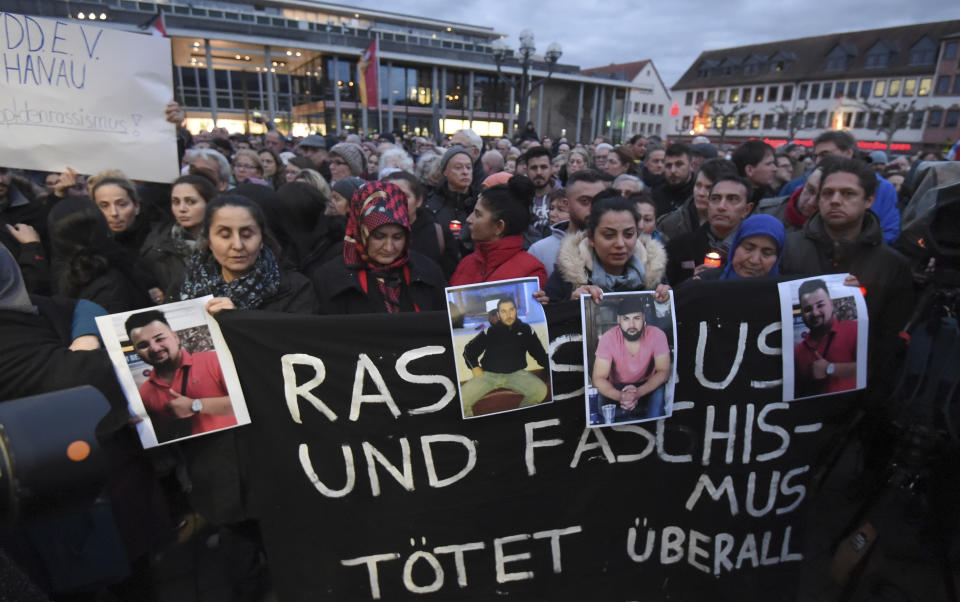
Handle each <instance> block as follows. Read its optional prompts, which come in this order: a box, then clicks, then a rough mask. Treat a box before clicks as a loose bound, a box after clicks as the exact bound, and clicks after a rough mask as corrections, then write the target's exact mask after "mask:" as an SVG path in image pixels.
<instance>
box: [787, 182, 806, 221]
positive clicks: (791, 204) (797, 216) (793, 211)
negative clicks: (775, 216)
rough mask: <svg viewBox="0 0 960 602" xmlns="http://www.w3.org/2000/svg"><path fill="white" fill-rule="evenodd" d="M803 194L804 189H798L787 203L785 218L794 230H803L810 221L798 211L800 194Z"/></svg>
mask: <svg viewBox="0 0 960 602" xmlns="http://www.w3.org/2000/svg"><path fill="white" fill-rule="evenodd" d="M801 192H803V187H802V186H801V187H800V188H797V189H796V190H795V191H794V193H793V194H791V195H790V199H789V200H788V201H787V209H786V214H785V216H784V217H785V218H786V220H787V223H788V224H790V225H791V226H793V227H794V228H802V227H803V225H804V224H805V223H807V220H808V219H810V218H808V217H807V216H806V215H804V214H802V213H800V210H799V209H797V199H799V198H800V193H801Z"/></svg>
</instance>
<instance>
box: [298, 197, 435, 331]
mask: <svg viewBox="0 0 960 602" xmlns="http://www.w3.org/2000/svg"><path fill="white" fill-rule="evenodd" d="M310 279H311V280H312V281H313V284H314V286H315V287H316V289H317V291H319V293H320V305H321V313H327V314H366V313H396V312H404V311H432V310H445V309H446V307H447V305H446V300H445V299H444V295H443V288H444V286H445V282H444V278H443V273H442V272H441V271H440V267H439V266H438V265H437V264H436V263H434V261H433V260H432V259H430V258H428V257H425V256H423V255H421V254H420V253H417V252H416V251H411V250H410V219H409V217H408V215H407V198H406V195H404V193H403V191H402V190H400V188H399V187H398V186H397V185H396V184H393V183H391V182H368V183H367V184H364V185H363V186H361V187H360V188H359V189H357V191H356V192H354V193H353V198H351V199H350V214H349V217H348V221H347V233H346V235H345V236H344V241H343V254H342V255H341V256H340V257H337V258H335V259H332V260H330V261H328V262H327V263H325V264H324V265H323V266H322V267H321V268H320V269H318V270H316V271H314V272H312V273H311V274H310Z"/></svg>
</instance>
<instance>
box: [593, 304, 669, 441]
mask: <svg viewBox="0 0 960 602" xmlns="http://www.w3.org/2000/svg"><path fill="white" fill-rule="evenodd" d="M647 299H649V297H647V296H644V295H629V296H626V297H625V298H624V299H623V301H622V302H621V303H620V305H619V306H617V326H615V327H613V328H611V329H610V330H608V331H607V332H605V333H603V334H602V335H601V336H600V340H599V342H598V343H597V351H596V360H595V361H594V364H593V377H592V380H593V386H594V387H596V388H597V392H598V393H599V394H600V395H601V399H600V405H601V406H602V405H604V404H607V403H613V404H616V406H617V409H616V413H615V415H614V421H615V422H619V421H624V420H628V421H632V420H640V419H644V418H648V419H649V418H659V417H661V416H663V415H664V411H665V408H664V387H663V385H664V383H666V382H667V379H669V378H670V346H669V344H668V343H667V335H666V334H665V333H664V332H663V330H661V329H659V328H657V327H656V326H653V325H651V324H647V316H646V307H645V301H646V300H647Z"/></svg>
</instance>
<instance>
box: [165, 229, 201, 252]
mask: <svg viewBox="0 0 960 602" xmlns="http://www.w3.org/2000/svg"><path fill="white" fill-rule="evenodd" d="M170 241H171V242H172V243H173V248H174V249H175V250H176V251H177V255H179V256H180V257H183V258H185V259H188V260H189V259H190V256H191V255H193V252H194V251H196V250H197V240H196V239H195V238H194V237H193V235H192V234H190V233H189V232H187V230H186V229H185V228H184V227H183V226H181V225H180V224H173V225H172V226H170Z"/></svg>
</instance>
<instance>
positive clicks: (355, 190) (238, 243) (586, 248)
mask: <svg viewBox="0 0 960 602" xmlns="http://www.w3.org/2000/svg"><path fill="white" fill-rule="evenodd" d="M168 120H170V121H171V122H172V123H175V124H177V129H178V143H179V147H180V159H181V174H182V175H180V177H178V178H177V179H176V180H174V181H172V182H167V183H138V182H132V181H130V180H129V179H128V178H127V177H126V176H125V175H124V174H123V173H122V172H120V171H118V170H116V169H114V167H113V166H110V165H104V166H103V171H102V172H100V173H96V174H78V173H76V172H75V171H74V170H73V169H71V168H69V167H66V166H65V167H64V169H63V170H62V172H55V173H40V172H19V171H15V170H11V169H6V168H0V222H2V224H0V242H2V245H0V264H2V267H3V271H2V273H0V280H2V282H0V330H2V331H3V332H4V333H5V334H4V337H3V339H2V340H0V347H2V348H3V349H0V358H4V372H5V373H9V371H10V369H9V366H12V365H15V362H20V363H19V364H16V365H22V366H30V365H35V366H36V369H37V370H40V369H41V367H40V365H39V364H30V363H29V362H25V361H24V360H23V359H22V358H24V357H28V356H30V355H31V354H34V355H36V354H39V353H53V352H54V351H55V352H56V354H57V355H55V356H51V357H54V358H59V357H64V354H67V356H69V353H68V352H72V353H86V354H89V353H101V352H100V351H98V347H99V343H98V341H97V339H96V336H95V335H96V331H95V329H93V328H92V326H91V316H94V315H102V314H106V313H117V312H124V311H129V310H135V309H141V308H148V307H152V306H156V305H160V304H162V303H166V302H170V301H176V300H186V299H192V298H197V297H202V296H206V295H213V297H214V298H213V299H212V300H211V301H210V302H209V303H208V304H207V308H208V311H210V312H211V313H216V312H219V311H224V310H231V309H241V310H270V311H279V312H291V313H300V314H344V313H398V312H417V311H432V310H445V309H446V307H447V305H446V301H445V298H444V287H445V286H447V285H463V284H472V283H480V282H489V281H496V280H503V279H508V278H519V277H536V278H537V279H539V282H540V288H541V290H540V291H539V292H538V293H537V295H536V297H537V299H538V300H539V301H540V302H541V303H543V304H549V303H562V302H567V301H571V300H577V299H579V298H580V297H581V296H582V295H590V296H592V297H593V298H594V299H595V300H598V301H599V300H600V299H601V298H602V296H603V294H604V293H605V292H622V291H634V290H655V291H657V295H658V298H660V299H664V298H666V295H667V291H669V290H670V289H671V288H672V289H674V290H676V291H677V292H678V294H682V291H683V289H684V287H689V286H703V285H700V284H698V282H701V281H709V280H738V279H747V278H751V279H752V278H768V279H777V278H789V277H791V276H795V277H800V276H811V275H818V274H829V273H849V274H850V275H851V276H850V278H849V279H848V283H849V284H852V285H856V286H860V287H862V288H863V290H865V291H866V303H867V306H868V308H869V314H870V330H871V350H874V349H876V350H881V351H884V350H888V349H892V348H893V347H894V346H895V345H896V344H897V341H898V336H897V335H898V332H899V331H900V330H901V328H902V327H903V325H904V324H905V323H906V322H907V319H908V315H909V313H910V311H911V307H912V303H913V294H914V291H913V287H912V280H911V271H910V264H909V261H908V259H906V258H905V256H904V255H903V254H902V253H901V252H899V251H898V250H897V244H896V243H897V239H898V233H899V226H900V211H901V210H902V209H903V207H904V203H905V202H906V200H908V199H909V196H910V192H911V186H912V185H914V182H913V174H914V171H915V169H916V166H917V164H919V163H920V162H921V161H928V160H938V159H940V157H939V156H937V155H936V153H926V154H923V155H918V156H913V157H911V156H899V157H896V158H892V157H888V156H887V154H886V153H885V152H883V151H876V152H873V153H870V154H868V155H865V154H863V153H862V152H861V151H859V150H858V148H857V144H856V141H855V140H854V139H853V137H852V136H851V135H850V134H849V133H848V132H845V131H832V130H829V131H824V132H822V133H821V134H820V135H819V136H817V137H816V138H815V139H814V140H813V144H812V146H807V147H805V146H799V145H795V144H790V145H785V146H781V147H779V148H773V147H771V146H770V145H768V144H767V143H765V142H763V141H760V140H750V141H748V142H744V143H742V144H739V145H738V146H736V147H732V148H726V147H723V148H721V147H718V146H716V145H714V144H711V143H710V142H709V140H707V139H705V138H702V137H700V138H698V139H694V140H693V142H692V143H691V144H686V143H681V142H675V143H672V144H667V143H666V141H663V140H660V139H658V138H657V137H649V138H648V137H644V136H634V137H633V138H631V139H630V140H628V141H624V142H623V143H622V144H619V145H616V146H615V145H613V144H612V143H611V141H608V140H606V139H604V138H597V139H596V140H594V141H592V142H590V143H587V144H581V143H577V142H576V141H571V140H568V139H567V138H564V137H560V138H551V137H547V136H538V135H537V134H536V133H535V132H533V128H532V124H531V125H530V126H529V127H528V128H526V129H525V130H524V131H523V132H522V135H521V136H518V137H517V138H516V139H514V140H511V139H507V138H500V139H492V140H484V139H482V138H481V137H480V136H479V135H477V134H476V133H475V132H473V131H472V130H468V129H465V130H461V131H458V132H456V133H455V134H453V135H452V136H449V137H445V138H444V139H443V140H442V141H434V140H428V139H426V138H424V137H420V136H411V135H403V136H400V135H393V134H380V135H378V136H367V137H365V138H364V137H361V136H359V135H357V134H349V135H341V136H329V135H328V136H323V135H320V134H311V135H309V136H306V137H304V138H302V139H299V140H295V139H292V138H290V137H288V136H284V135H283V134H282V133H281V132H279V131H277V130H275V129H271V130H269V131H267V132H266V133H265V134H263V135H259V134H258V135H241V134H232V135H230V134H228V133H227V132H226V131H225V130H222V129H215V130H213V131H212V132H204V133H200V134H196V135H191V134H190V133H189V132H187V131H186V130H185V129H184V128H183V127H182V126H181V125H180V124H181V122H182V120H183V113H182V111H181V110H180V108H179V107H177V106H176V105H175V104H171V105H170V106H169V107H168ZM171 127H173V126H171ZM49 299H54V300H58V301H57V303H51V302H50V301H49ZM64 300H71V301H64ZM14 325H15V326H16V327H15V328H14ZM30 329H33V331H35V332H36V333H44V336H45V337H46V338H44V339H43V341H44V343H43V346H41V347H37V346H36V345H25V344H24V343H25V342H26V341H25V340H24V337H27V336H28V334H27V333H28V332H31V330H30ZM8 331H9V332H10V333H12V334H11V336H10V337H8V336H7V335H6V333H7V332H8ZM78 357H79V356H78ZM84 357H86V356H84ZM885 357H886V356H884V355H883V353H877V354H874V353H873V351H871V374H874V375H875V374H879V373H881V371H882V365H883V361H884V358H885ZM67 359H69V357H68V358H67ZM64 361H67V360H64ZM85 361H89V360H85ZM63 365H64V366H67V367H68V370H69V369H70V368H69V366H71V365H73V364H63ZM77 365H78V366H79V365H80V364H77ZM52 367H53V366H52V364H49V363H48V364H46V365H44V366H43V367H42V369H44V370H49V369H51V368H52ZM102 372H103V371H100V372H96V371H90V370H88V369H87V370H85V371H82V372H77V373H74V374H72V375H71V374H68V375H66V376H65V377H64V378H60V379H54V380H55V381H56V385H57V386H61V385H62V384H63V381H64V380H69V379H70V378H73V380H74V381H75V382H76V383H78V384H79V383H81V382H88V381H89V379H90V378H96V379H99V381H96V380H95V381H93V384H98V385H99V386H102V388H105V389H106V388H109V387H115V383H114V384H112V385H111V384H109V383H107V384H104V381H105V380H109V375H107V376H104V374H102ZM108 372H109V371H108ZM62 376H63V375H62ZM50 386H51V383H50V382H45V381H44V379H43V378H38V377H37V375H33V376H32V377H30V378H5V379H2V381H0V399H10V398H14V397H20V396H25V395H29V394H34V393H39V392H42V391H44V390H48V389H49V387H50ZM112 394H113V395H114V397H116V396H117V393H116V392H115V391H114V392H113V393H112ZM123 411H124V410H123V401H122V399H118V400H116V403H115V412H114V414H119V413H122V412H123ZM112 425H113V426H112V428H114V429H115V430H120V429H122V428H123V420H122V419H115V420H114V421H113V422H112ZM131 557H136V553H134V554H132V556H131Z"/></svg>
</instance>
